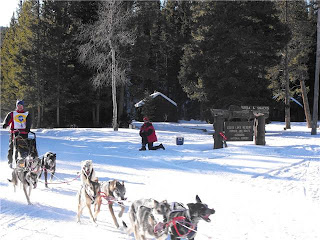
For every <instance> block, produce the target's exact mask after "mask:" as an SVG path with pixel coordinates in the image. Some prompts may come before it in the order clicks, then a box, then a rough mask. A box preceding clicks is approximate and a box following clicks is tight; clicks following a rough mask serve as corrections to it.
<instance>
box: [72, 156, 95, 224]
mask: <svg viewBox="0 0 320 240" xmlns="http://www.w3.org/2000/svg"><path fill="white" fill-rule="evenodd" d="M80 178H81V182H82V185H81V188H80V190H79V192H78V194H77V200H78V213H77V222H80V216H81V214H82V211H83V208H84V207H87V208H88V210H89V214H90V217H91V220H92V221H93V222H94V223H96V219H95V217H94V216H93V214H92V211H91V205H96V204H97V202H98V199H99V197H100V191H101V188H100V183H99V182H98V178H96V177H95V171H94V169H93V164H92V160H85V161H82V162H81V173H80Z"/></svg>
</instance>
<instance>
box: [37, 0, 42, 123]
mask: <svg viewBox="0 0 320 240" xmlns="http://www.w3.org/2000/svg"><path fill="white" fill-rule="evenodd" d="M37 17H38V24H40V3H39V0H38V1H37ZM39 43H40V28H37V45H38V46H39ZM36 52H37V53H38V54H37V55H38V57H37V59H36V64H37V66H36V73H35V75H36V82H37V109H38V118H37V128H40V126H41V119H42V118H41V83H40V79H39V73H40V70H39V67H40V66H39V65H40V63H39V61H40V56H39V48H37V50H36Z"/></svg>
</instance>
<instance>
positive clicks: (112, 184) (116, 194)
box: [94, 180, 126, 228]
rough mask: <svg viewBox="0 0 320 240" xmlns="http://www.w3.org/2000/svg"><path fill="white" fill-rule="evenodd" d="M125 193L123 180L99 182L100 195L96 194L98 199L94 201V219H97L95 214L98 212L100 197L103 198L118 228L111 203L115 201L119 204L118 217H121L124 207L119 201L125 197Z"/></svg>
mask: <svg viewBox="0 0 320 240" xmlns="http://www.w3.org/2000/svg"><path fill="white" fill-rule="evenodd" d="M125 194H126V188H125V186H124V182H123V181H122V182H119V181H118V180H112V181H108V182H103V183H102V184H101V192H100V195H99V196H98V199H97V201H96V203H95V216H94V218H95V220H96V219H97V215H98V213H99V212H100V207H101V204H102V198H104V199H106V200H107V201H108V207H109V211H110V213H111V216H112V219H113V222H114V224H115V225H116V227H117V228H118V227H119V224H118V221H117V218H116V216H115V215H114V211H113V203H114V202H117V203H118V204H119V205H120V207H121V211H120V212H119V214H118V217H122V214H123V212H124V209H125V207H124V205H123V204H122V202H121V201H124V200H125V199H126V198H125Z"/></svg>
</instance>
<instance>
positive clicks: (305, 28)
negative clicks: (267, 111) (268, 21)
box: [269, 0, 312, 128]
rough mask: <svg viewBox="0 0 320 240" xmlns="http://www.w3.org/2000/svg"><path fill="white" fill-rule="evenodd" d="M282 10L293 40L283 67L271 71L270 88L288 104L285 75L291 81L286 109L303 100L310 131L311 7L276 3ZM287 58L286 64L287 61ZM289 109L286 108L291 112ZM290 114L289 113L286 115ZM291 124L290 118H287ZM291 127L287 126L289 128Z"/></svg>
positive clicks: (300, 4)
mask: <svg viewBox="0 0 320 240" xmlns="http://www.w3.org/2000/svg"><path fill="white" fill-rule="evenodd" d="M276 6H277V8H278V9H279V11H278V14H279V17H280V20H281V21H282V22H283V23H284V24H286V25H287V26H288V28H289V29H290V31H291V39H290V41H289V42H288V45H287V52H286V51H285V50H283V56H284V57H283V58H282V63H281V64H280V65H278V66H275V67H274V68H272V69H270V75H269V76H270V79H271V84H270V86H269V87H270V88H271V89H272V91H273V94H274V96H275V97H276V99H277V100H278V101H282V100H285V91H284V89H285V84H286V80H285V76H286V75H285V74H286V72H288V73H287V76H288V80H289V96H288V97H287V98H288V100H287V103H286V104H287V105H288V104H289V100H290V98H291V97H295V98H297V96H298V98H299V97H300V96H302V98H303V103H304V108H305V116H306V119H307V122H308V126H309V127H310V121H311V119H310V110H309V104H308V99H307V91H308V89H307V87H306V86H305V82H306V81H307V80H308V66H307V64H308V61H309V54H310V51H311V45H312V38H311V35H312V34H311V33H312V24H311V22H310V21H309V19H308V7H307V4H306V2H305V1H303V0H301V1H281V2H277V3H276ZM286 56H287V64H285V63H286V61H285V57H286ZM288 107H289V106H287V108H288ZM287 114H289V113H287ZM286 119H288V121H289V119H290V118H289V116H287V117H286ZM289 126H290V123H286V128H288V127H289Z"/></svg>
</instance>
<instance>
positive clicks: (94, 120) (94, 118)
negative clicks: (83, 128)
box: [92, 105, 96, 127]
mask: <svg viewBox="0 0 320 240" xmlns="http://www.w3.org/2000/svg"><path fill="white" fill-rule="evenodd" d="M92 123H93V126H94V127H96V109H95V105H93V106H92Z"/></svg>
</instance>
